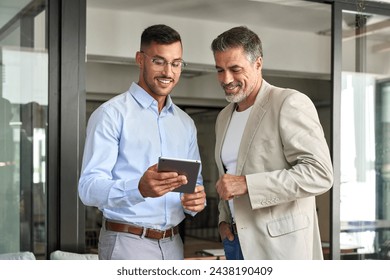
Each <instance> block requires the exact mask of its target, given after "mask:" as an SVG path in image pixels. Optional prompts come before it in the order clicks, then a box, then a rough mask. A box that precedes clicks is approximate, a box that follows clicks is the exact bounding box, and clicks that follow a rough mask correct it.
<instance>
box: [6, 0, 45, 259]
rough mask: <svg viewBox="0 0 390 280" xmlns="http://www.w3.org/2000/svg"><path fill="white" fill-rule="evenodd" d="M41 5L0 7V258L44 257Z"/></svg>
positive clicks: (22, 2)
mask: <svg viewBox="0 0 390 280" xmlns="http://www.w3.org/2000/svg"><path fill="white" fill-rule="evenodd" d="M45 21H46V6H45V1H42V0H39V1H37V0H36V1H28V0H17V1H1V2H0V253H10V252H18V251H31V252H33V253H34V254H35V256H36V257H37V258H45V254H46V200H47V199H46V193H47V192H46V191H47V188H46V172H45V170H46V143H47V141H46V139H47V137H46V132H47V108H48V53H47V49H46V47H45V45H46V42H45V34H46V23H45Z"/></svg>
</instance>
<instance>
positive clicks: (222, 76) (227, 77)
mask: <svg viewBox="0 0 390 280" xmlns="http://www.w3.org/2000/svg"><path fill="white" fill-rule="evenodd" d="M218 78H219V81H220V82H221V83H223V84H225V85H227V84H230V83H231V82H233V81H234V78H233V75H232V74H231V73H230V72H229V71H223V72H220V73H218Z"/></svg>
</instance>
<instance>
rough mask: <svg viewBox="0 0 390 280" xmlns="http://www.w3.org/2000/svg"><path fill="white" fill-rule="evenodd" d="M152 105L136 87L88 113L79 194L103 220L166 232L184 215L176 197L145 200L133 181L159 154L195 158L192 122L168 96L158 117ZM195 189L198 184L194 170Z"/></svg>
mask: <svg viewBox="0 0 390 280" xmlns="http://www.w3.org/2000/svg"><path fill="white" fill-rule="evenodd" d="M157 106H158V104H157V101H156V100H155V99H154V98H152V97H151V96H150V95H149V94H148V93H147V92H145V91H144V90H143V89H142V88H141V87H140V86H138V85H137V84H136V83H132V85H131V87H130V89H129V90H128V91H127V92H125V93H122V94H120V95H118V96H116V97H114V98H112V99H110V100H108V101H107V102H105V103H104V104H102V105H101V106H100V107H99V108H98V109H96V110H95V111H94V112H93V114H92V115H91V117H90V119H89V121H88V126H87V136H86V142H85V149H84V157H83V165H82V172H81V176H80V180H79V186H78V189H79V196H80V199H81V201H82V202H83V203H84V204H85V205H88V206H95V207H98V208H99V209H100V210H101V211H102V212H103V216H104V217H105V218H106V219H111V220H117V221H121V222H127V223H131V224H135V225H139V226H144V227H148V228H154V229H159V230H165V229H168V228H170V227H172V226H176V225H178V224H179V223H180V222H181V221H182V220H183V219H184V217H185V215H184V208H183V207H182V205H181V201H180V193H177V192H170V193H167V194H165V195H164V196H162V197H158V198H144V197H142V195H141V194H140V192H139V190H138V183H139V180H140V178H141V176H142V175H143V174H144V172H145V171H146V170H147V169H148V168H149V167H150V166H152V165H153V164H155V163H157V161H158V158H159V157H160V156H166V157H175V158H186V159H196V160H200V154H199V148H198V143H197V132H196V127H195V124H194V121H193V120H192V119H191V118H190V117H189V116H188V115H187V114H186V113H185V112H184V111H182V110H181V109H180V108H179V107H177V106H176V105H175V104H173V102H172V100H171V98H170V96H168V97H167V100H166V105H165V107H164V108H163V109H162V111H161V113H160V114H159V112H158V107H157ZM197 184H198V185H203V179H202V176H201V173H200V172H199V176H198V180H197Z"/></svg>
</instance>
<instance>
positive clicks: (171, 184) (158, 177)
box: [138, 164, 187, 197]
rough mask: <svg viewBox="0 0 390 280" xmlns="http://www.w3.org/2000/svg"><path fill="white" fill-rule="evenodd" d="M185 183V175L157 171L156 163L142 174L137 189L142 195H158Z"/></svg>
mask: <svg viewBox="0 0 390 280" xmlns="http://www.w3.org/2000/svg"><path fill="white" fill-rule="evenodd" d="M184 184H187V177H186V176H184V175H179V174H178V173H176V172H158V171H157V164H155V165H152V166H151V167H149V168H148V170H146V171H145V173H144V175H142V177H141V180H140V181H139V184H138V189H139V191H140V193H141V195H142V196H143V197H160V196H163V195H164V194H166V193H168V192H170V191H173V190H174V189H176V188H178V187H180V186H181V185H184Z"/></svg>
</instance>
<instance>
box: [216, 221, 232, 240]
mask: <svg viewBox="0 0 390 280" xmlns="http://www.w3.org/2000/svg"><path fill="white" fill-rule="evenodd" d="M218 229H219V235H220V236H221V240H224V239H225V238H227V239H229V240H230V241H233V240H234V234H233V232H232V230H231V225H230V224H228V223H226V222H221V223H220V224H219V226H218Z"/></svg>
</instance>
